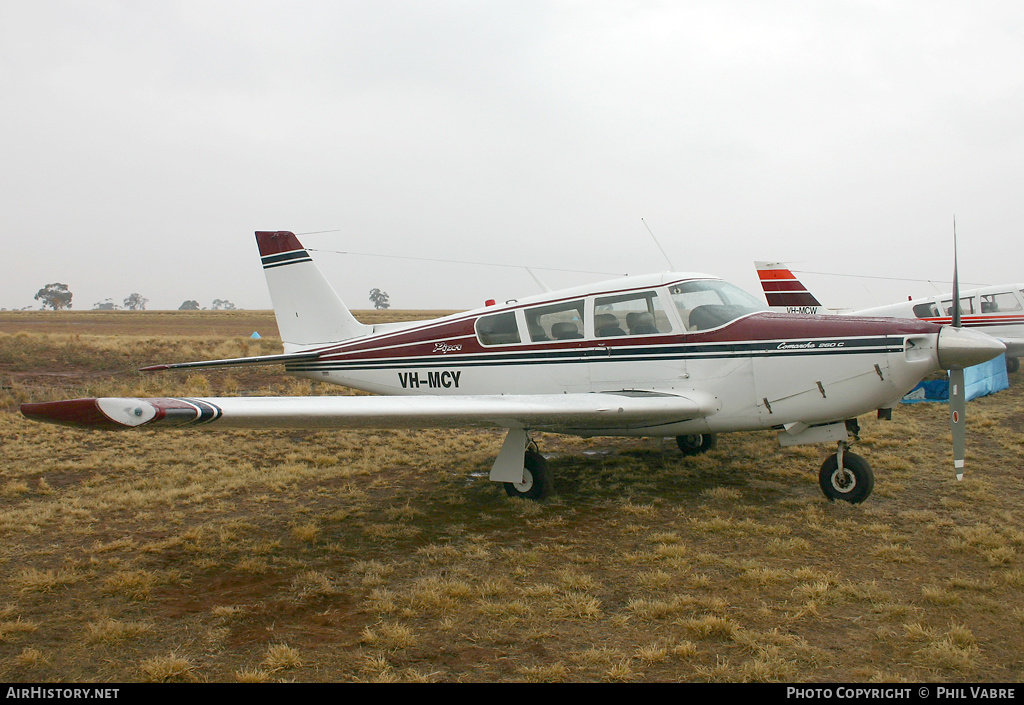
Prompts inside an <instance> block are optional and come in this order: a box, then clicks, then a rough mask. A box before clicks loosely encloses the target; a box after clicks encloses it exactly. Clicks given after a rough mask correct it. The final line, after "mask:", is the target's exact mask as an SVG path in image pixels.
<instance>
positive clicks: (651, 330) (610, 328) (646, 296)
mask: <svg viewBox="0 0 1024 705" xmlns="http://www.w3.org/2000/svg"><path fill="white" fill-rule="evenodd" d="M671 332H672V324H671V323H669V320H668V315H667V314H666V313H665V309H664V307H663V306H662V305H661V299H660V298H659V297H658V292H656V291H644V292H640V293H631V294H622V295H619V296H603V297H600V298H598V299H596V300H595V301H594V335H596V336H597V337H598V338H607V337H611V336H626V335H656V334H658V333H671Z"/></svg>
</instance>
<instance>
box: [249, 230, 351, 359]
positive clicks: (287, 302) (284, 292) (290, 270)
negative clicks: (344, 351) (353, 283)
mask: <svg viewBox="0 0 1024 705" xmlns="http://www.w3.org/2000/svg"><path fill="white" fill-rule="evenodd" d="M256 242H257V244H258V245H259V248H260V257H261V258H262V261H263V270H264V273H265V274H266V277H267V288H268V289H269V290H270V299H271V301H272V302H273V305H274V315H275V316H276V317H277V327H278V330H279V331H280V333H281V340H282V342H284V346H285V351H286V352H291V351H294V350H297V349H300V348H305V347H309V346H314V345H322V344H327V343H336V342H338V341H341V340H348V339H349V338H355V337H357V336H360V335H365V334H366V333H369V332H370V330H371V326H368V325H366V324H363V323H360V322H359V321H357V320H356V318H355V316H353V315H352V312H351V311H349V310H348V307H347V306H345V304H344V303H343V302H342V300H341V297H339V296H338V294H337V292H335V291H334V287H332V286H331V284H330V282H328V281H327V279H326V278H325V277H324V275H323V273H321V271H320V268H319V267H317V266H316V263H314V262H313V259H312V258H311V257H310V256H309V253H308V252H306V250H305V248H303V246H302V244H301V243H300V242H299V239H298V238H297V237H295V234H294V233H290V232H285V231H276V232H272V231H259V232H257V233H256Z"/></svg>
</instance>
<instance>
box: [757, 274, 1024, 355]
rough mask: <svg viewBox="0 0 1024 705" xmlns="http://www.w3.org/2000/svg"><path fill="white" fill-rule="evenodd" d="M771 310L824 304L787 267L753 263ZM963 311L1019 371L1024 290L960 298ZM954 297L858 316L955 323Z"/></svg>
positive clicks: (1001, 288) (1016, 287)
mask: <svg viewBox="0 0 1024 705" xmlns="http://www.w3.org/2000/svg"><path fill="white" fill-rule="evenodd" d="M754 267H756V268H757V274H758V277H759V278H760V280H761V288H762V289H763V290H764V295H765V299H766V300H767V301H768V307H769V308H770V309H771V310H773V311H785V312H787V313H817V312H818V310H819V309H820V308H821V304H820V303H818V300H817V299H816V298H815V297H814V294H812V293H811V292H810V291H809V290H808V289H807V287H805V286H804V285H803V284H802V283H800V281H799V280H798V279H797V278H796V275H794V274H793V272H792V271H790V269H789V267H788V266H787V265H785V264H783V263H782V262H754ZM959 301H960V311H961V316H962V321H963V325H964V327H965V328H973V329H975V330H980V331H983V332H985V333H988V334H989V335H991V336H992V337H993V338H997V339H999V340H1001V341H1003V343H1004V344H1005V345H1006V367H1007V369H1008V370H1009V371H1010V372H1016V371H1017V370H1018V369H1019V368H1020V361H1019V359H1018V358H1020V357H1021V356H1024V284H1001V285H996V286H986V287H982V288H980V289H971V290H969V291H962V292H960V296H959ZM953 314H954V311H953V295H952V294H951V293H950V294H943V295H938V296H930V297H924V298H920V299H908V300H907V301H901V302H900V303H895V304H888V305H886V306H875V307H872V308H866V309H861V310H859V311H854V312H853V315H857V316H872V317H881V318H919V319H921V320H923V321H930V322H931V323H938V324H941V325H950V324H952V323H953Z"/></svg>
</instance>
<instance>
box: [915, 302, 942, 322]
mask: <svg viewBox="0 0 1024 705" xmlns="http://www.w3.org/2000/svg"><path fill="white" fill-rule="evenodd" d="M914 315H915V316H917V317H918V318H937V317H938V316H940V315H941V314H940V313H939V307H938V306H937V305H936V304H935V302H934V301H929V302H928V303H925V304H918V305H917V306H914Z"/></svg>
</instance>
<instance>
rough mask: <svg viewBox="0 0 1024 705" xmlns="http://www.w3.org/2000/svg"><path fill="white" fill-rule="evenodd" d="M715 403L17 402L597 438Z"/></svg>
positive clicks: (200, 418)
mask: <svg viewBox="0 0 1024 705" xmlns="http://www.w3.org/2000/svg"><path fill="white" fill-rule="evenodd" d="M718 409H719V404H718V400H717V399H716V398H715V397H713V396H711V395H708V394H703V393H699V392H694V393H692V394H689V395H688V396H677V395H666V394H653V393H642V392H621V393H581V394H521V395H518V394H517V395H479V396H428V395H423V396H397V397H393V396H322V397H321V396H315V397H219V398H187V399H186V398H169V397H168V398H152V399H136V398H116V397H110V398H100V399H73V400H68V401H53V402H42V403H37V404H22V405H21V412H22V413H23V414H24V415H25V416H26V417H28V418H31V419H34V420H37V421H45V422H49V423H57V424H62V425H65V426H74V427H79V428H95V429H128V428H138V427H146V428H160V427H164V428H180V427H208V428H210V429H233V428H252V429H258V428H259V429H274V428H284V429H359V428H461V427H480V428H528V429H533V430H537V431H553V432H562V433H567V432H568V433H573V432H580V433H582V434H594V435H599V434H601V433H602V432H604V431H611V430H622V429H632V430H636V429H643V428H648V427H651V428H654V427H657V426H663V425H667V424H672V423H677V422H682V421H688V420H691V419H696V418H701V417H704V416H708V415H710V414H713V413H715V412H716V411H718Z"/></svg>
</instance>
